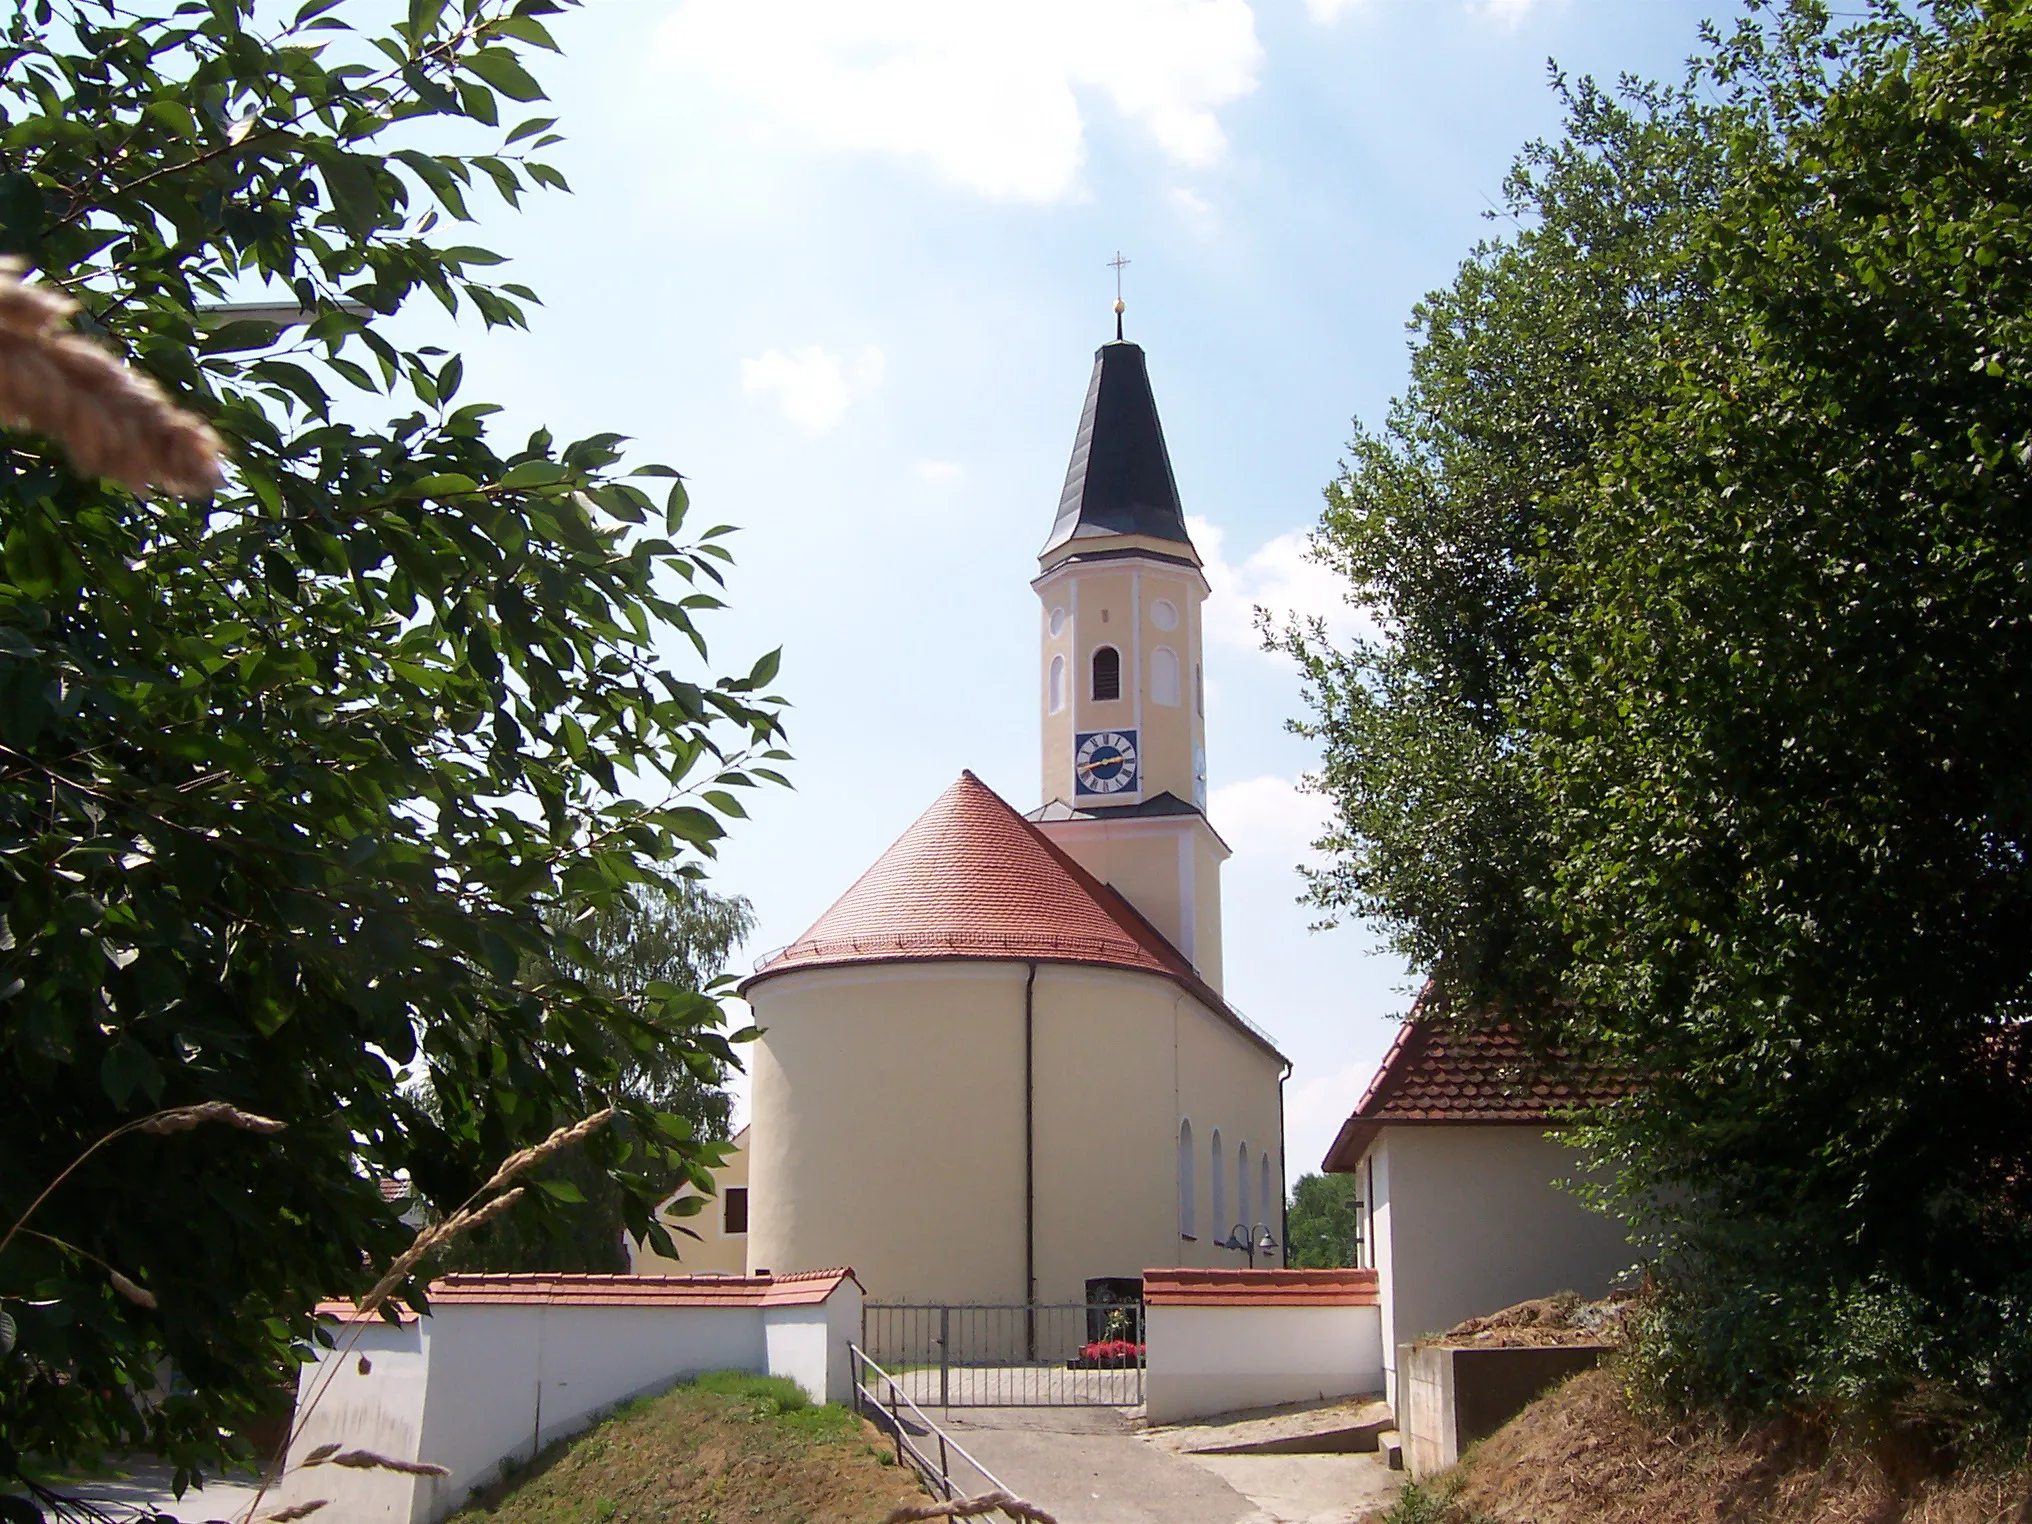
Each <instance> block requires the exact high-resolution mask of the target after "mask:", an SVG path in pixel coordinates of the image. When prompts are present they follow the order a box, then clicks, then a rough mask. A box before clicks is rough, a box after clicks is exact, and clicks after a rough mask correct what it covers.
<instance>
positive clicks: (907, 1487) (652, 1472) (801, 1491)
mask: <svg viewBox="0 0 2032 1524" xmlns="http://www.w3.org/2000/svg"><path fill="white" fill-rule="evenodd" d="M923 1500H924V1493H923V1491H922V1490H921V1489H920V1488H919V1487H918V1485H917V1478H916V1475H915V1474H914V1473H913V1472H911V1471H910V1470H909V1469H908V1468H907V1467H898V1466H897V1465H896V1464H895V1457H894V1455H893V1453H892V1452H891V1451H890V1450H889V1449H888V1448H886V1447H885V1446H884V1445H883V1444H882V1443H881V1442H880V1441H879V1438H878V1436H877V1434H876V1432H875V1430H874V1429H872V1428H870V1427H869V1426H868V1425H867V1424H865V1423H863V1422H862V1421H861V1420H860V1419H859V1418H857V1417H855V1416H854V1414H853V1413H852V1412H850V1411H849V1410H848V1409H846V1408H840V1407H821V1406H815V1405H813V1404H812V1403H811V1402H810V1400H809V1399H807V1398H806V1397H805V1395H804V1393H803V1392H802V1391H801V1390H800V1389H799V1388H798V1386H797V1385H796V1383H794V1382H791V1381H786V1380H784V1379H783V1378H781V1377H780V1376H748V1375H743V1374H741V1373H740V1372H738V1371H721V1372H718V1373H716V1374H714V1375H710V1376H701V1377H700V1378H699V1379H698V1380H696V1381H694V1382H691V1383H689V1384H688V1385H685V1386H680V1387H677V1388H675V1389H674V1390H672V1391H669V1392H666V1393H664V1394H663V1395H662V1396H660V1397H644V1398H640V1399H638V1400H636V1401H634V1402H631V1403H628V1404H627V1405H625V1406H624V1407H622V1408H620V1409H617V1410H616V1412H615V1413H614V1415H613V1416H612V1417H611V1418H609V1419H607V1420H606V1421H605V1422H604V1423H601V1424H599V1425H598V1426H597V1427H595V1428H592V1429H588V1430H587V1431H586V1432H585V1433H583V1434H580V1435H577V1436H575V1437H574V1438H572V1439H569V1440H564V1441H561V1442H560V1443H558V1444H555V1445H552V1446H550V1447H549V1448H548V1449H546V1450H545V1451H544V1453H543V1454H542V1455H541V1456H539V1457H538V1458H537V1460H536V1461H535V1462H534V1463H533V1464H531V1465H528V1466H525V1467H523V1468H522V1469H521V1470H520V1471H519V1472H518V1473H517V1474H515V1475H513V1476H510V1477H508V1478H505V1479H504V1480H503V1481H502V1482H501V1483H500V1484H498V1485H497V1486H495V1487H494V1488H492V1489H491V1490H490V1491H488V1492H487V1493H484V1494H482V1495H481V1497H480V1498H479V1499H477V1500H476V1501H475V1503H474V1504H473V1506H471V1507H469V1508H467V1509H465V1510H463V1511H462V1512H460V1513H458V1514H456V1515H454V1519H455V1520H456V1521H463V1524H478V1521H480V1520H483V1519H486V1520H492V1521H495V1524H606V1521H610V1520H611V1521H616V1524H625V1521H630V1520H632V1521H636V1524H651V1521H654V1524H864V1521H865V1524H874V1521H877V1520H880V1519H882V1518H883V1517H885V1516H886V1515H887V1514H888V1512H889V1510H890V1509H892V1508H894V1507H896V1506H897V1505H898V1504H901V1503H920V1502H922V1501H923Z"/></svg>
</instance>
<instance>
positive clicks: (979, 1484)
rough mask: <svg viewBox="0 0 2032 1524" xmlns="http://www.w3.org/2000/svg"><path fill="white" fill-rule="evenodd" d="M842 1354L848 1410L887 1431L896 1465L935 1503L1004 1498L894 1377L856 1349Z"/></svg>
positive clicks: (996, 1484)
mask: <svg viewBox="0 0 2032 1524" xmlns="http://www.w3.org/2000/svg"><path fill="white" fill-rule="evenodd" d="M847 1348H848V1351H849V1353H850V1354H851V1355H852V1357H853V1362H854V1410H855V1411H856V1412H857V1413H859V1414H860V1415H861V1416H862V1417H864V1418H868V1419H872V1420H873V1421H874V1422H875V1423H877V1424H880V1425H881V1426H882V1427H883V1428H884V1429H886V1430H888V1431H889V1435H890V1438H891V1439H892V1440H893V1441H894V1442H895V1445H896V1459H897V1460H898V1461H900V1462H906V1463H908V1464H909V1465H911V1466H914V1467H915V1468H916V1469H917V1474H918V1475H919V1476H921V1477H923V1478H924V1485H925V1486H926V1487H927V1488H929V1489H930V1490H931V1491H932V1492H934V1493H936V1494H937V1496H938V1498H939V1500H940V1501H941V1502H946V1503H951V1502H957V1501H959V1500H961V1499H974V1498H985V1497H986V1496H988V1495H989V1494H991V1493H998V1492H999V1493H1002V1494H1004V1495H1005V1496H1006V1495H1007V1494H1008V1491H1009V1489H1008V1488H1007V1487H1004V1486H1003V1485H1002V1483H1001V1482H1000V1481H998V1480H997V1479H996V1477H995V1474H994V1473H993V1472H991V1471H990V1470H989V1469H988V1468H987V1467H986V1466H984V1465H982V1464H981V1463H980V1462H979V1461H977V1460H975V1459H974V1458H973V1456H971V1455H970V1454H968V1453H967V1451H966V1450H965V1449H964V1448H963V1447H962V1446H961V1444H960V1442H959V1441H958V1440H956V1439H954V1438H953V1437H952V1436H951V1435H950V1434H948V1433H946V1431H945V1430H943V1429H941V1428H940V1427H939V1426H938V1425H937V1424H935V1423H933V1422H932V1421H931V1418H930V1417H929V1415H927V1414H926V1413H925V1411H924V1409H922V1408H921V1407H919V1406H918V1405H917V1404H916V1403H915V1402H912V1401H911V1400H910V1397H909V1395H908V1394H907V1393H906V1392H905V1391H904V1390H903V1385H904V1383H903V1381H902V1380H901V1379H900V1378H899V1377H897V1376H893V1375H891V1374H890V1373H889V1372H888V1371H885V1370H884V1369H882V1367H881V1366H879V1365H877V1364H876V1363H875V1362H874V1361H873V1360H870V1359H869V1358H868V1354H867V1351H866V1350H864V1349H862V1348H861V1347H860V1346H859V1345H858V1344H850V1345H848V1346H847ZM995 1512H998V1513H1000V1510H995ZM976 1517H981V1516H980V1515H976ZM1001 1517H1003V1518H1004V1519H1008V1518H1010V1517H1011V1515H1009V1514H1006V1513H1002V1514H1001Z"/></svg>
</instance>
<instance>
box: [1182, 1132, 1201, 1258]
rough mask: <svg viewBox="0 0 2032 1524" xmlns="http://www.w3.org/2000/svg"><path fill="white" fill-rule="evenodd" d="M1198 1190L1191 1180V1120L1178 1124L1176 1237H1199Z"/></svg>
mask: <svg viewBox="0 0 2032 1524" xmlns="http://www.w3.org/2000/svg"><path fill="white" fill-rule="evenodd" d="M1198 1208H1199V1190H1198V1188H1197V1184H1196V1182H1195V1181H1194V1179H1193V1157H1192V1119H1191V1118H1190V1117H1187V1118H1186V1119H1185V1120H1184V1121H1182V1122H1180V1123H1179V1124H1178V1236H1179V1237H1180V1238H1197V1237H1198V1236H1199V1210H1198Z"/></svg>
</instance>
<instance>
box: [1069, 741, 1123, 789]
mask: <svg viewBox="0 0 2032 1524" xmlns="http://www.w3.org/2000/svg"><path fill="white" fill-rule="evenodd" d="M1137 760H1138V759H1137V756H1136V732H1135V731H1133V730H1090V731H1084V732H1082V733H1081V734H1079V735H1077V736H1075V737H1073V757H1072V777H1073V792H1074V793H1076V794H1084V795H1087V796H1089V797H1092V796H1095V795H1103V796H1105V795H1108V794H1119V793H1122V792H1124V791H1125V790H1128V789H1133V788H1135V787H1136V777H1137Z"/></svg>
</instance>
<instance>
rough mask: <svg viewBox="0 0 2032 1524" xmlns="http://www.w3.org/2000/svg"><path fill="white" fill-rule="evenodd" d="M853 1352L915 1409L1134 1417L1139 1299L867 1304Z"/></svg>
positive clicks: (1139, 1388) (1139, 1378) (1138, 1388)
mask: <svg viewBox="0 0 2032 1524" xmlns="http://www.w3.org/2000/svg"><path fill="white" fill-rule="evenodd" d="M861 1349H862V1350H863V1351H864V1352H865V1354H866V1356H867V1358H868V1359H869V1360H871V1361H873V1362H874V1363H875V1364H876V1365H878V1366H880V1367H881V1368H882V1369H883V1370H884V1371H885V1372H886V1373H887V1374H888V1375H890V1376H892V1377H893V1378H894V1379H895V1381H896V1384H897V1386H898V1387H899V1388H900V1389H901V1390H902V1392H903V1394H904V1395H905V1396H907V1397H908V1398H909V1399H910V1400H911V1401H912V1402H915V1403H916V1404H917V1405H918V1406H919V1407H924V1408H930V1407H941V1408H1069V1407H1071V1408H1076V1407H1107V1408H1127V1407H1139V1406H1141V1405H1142V1402H1143V1366H1144V1350H1143V1304H1142V1301H1141V1299H1140V1297H1139V1298H1138V1299H1137V1300H1135V1301H1133V1302H1132V1301H1129V1300H1127V1299H1119V1300H1118V1299H1109V1300H1092V1301H1086V1302H1064V1303H1055V1304H1037V1305H1024V1304H1022V1303H1015V1304H1009V1305H1003V1306H982V1305H973V1304H970V1305H965V1306H941V1305H938V1304H935V1303H924V1302H868V1303H865V1304H864V1305H863V1306H862V1308H861Z"/></svg>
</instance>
